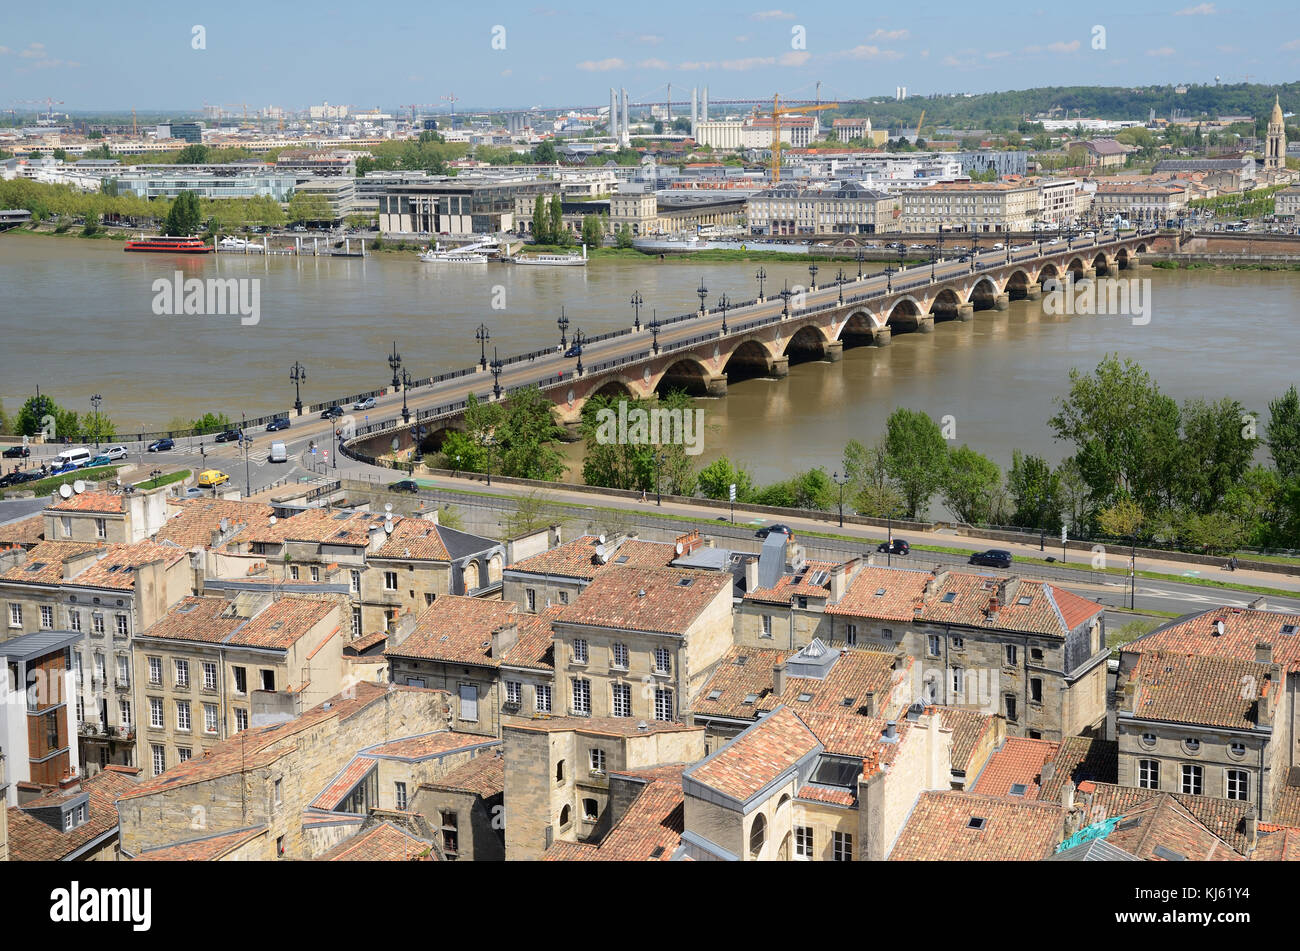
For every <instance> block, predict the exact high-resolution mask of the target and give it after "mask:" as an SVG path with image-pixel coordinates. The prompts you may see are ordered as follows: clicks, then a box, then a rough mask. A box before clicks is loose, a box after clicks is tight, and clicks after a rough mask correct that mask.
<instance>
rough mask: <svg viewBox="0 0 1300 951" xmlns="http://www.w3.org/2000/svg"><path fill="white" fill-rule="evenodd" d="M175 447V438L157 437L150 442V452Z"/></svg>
mask: <svg viewBox="0 0 1300 951" xmlns="http://www.w3.org/2000/svg"><path fill="white" fill-rule="evenodd" d="M175 448H176V440H174V439H155V440H154V441H153V442H151V443H149V451H150V452H167V451H168V450H169V449H175Z"/></svg>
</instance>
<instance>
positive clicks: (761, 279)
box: [754, 268, 767, 302]
mask: <svg viewBox="0 0 1300 951" xmlns="http://www.w3.org/2000/svg"><path fill="white" fill-rule="evenodd" d="M754 277H756V278H758V299H759V301H760V302H761V301H762V300H763V282H764V281H765V280H767V271H765V270H764V269H763V268H759V269H758V271H757V272H756V273H755V274H754Z"/></svg>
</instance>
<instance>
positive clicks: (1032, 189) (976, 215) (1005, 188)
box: [901, 182, 1042, 234]
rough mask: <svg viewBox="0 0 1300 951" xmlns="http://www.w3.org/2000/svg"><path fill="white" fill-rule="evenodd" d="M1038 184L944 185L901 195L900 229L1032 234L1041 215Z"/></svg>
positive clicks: (952, 183) (940, 184) (928, 231)
mask: <svg viewBox="0 0 1300 951" xmlns="http://www.w3.org/2000/svg"><path fill="white" fill-rule="evenodd" d="M1039 202H1040V194H1039V188H1038V186H1037V185H1030V184H1024V183H1011V182H941V183H938V184H934V185H929V186H927V187H925V188H917V189H910V190H908V191H905V192H903V194H902V219H901V225H902V227H901V230H902V231H904V232H909V233H927V234H929V233H933V232H935V231H937V230H938V229H939V228H940V227H942V228H943V229H944V230H945V231H962V232H981V233H983V232H992V233H1002V232H1014V231H1029V230H1031V229H1032V228H1033V226H1034V222H1035V221H1036V220H1037V219H1038V218H1039V216H1040V215H1041V213H1042V212H1041V208H1040V205H1039Z"/></svg>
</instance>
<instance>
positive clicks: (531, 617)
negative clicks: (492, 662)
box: [501, 604, 563, 670]
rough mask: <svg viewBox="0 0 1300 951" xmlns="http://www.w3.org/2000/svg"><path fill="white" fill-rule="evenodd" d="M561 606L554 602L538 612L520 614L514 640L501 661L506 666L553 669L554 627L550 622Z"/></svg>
mask: <svg viewBox="0 0 1300 951" xmlns="http://www.w3.org/2000/svg"><path fill="white" fill-rule="evenodd" d="M562 607H563V605H558V604H554V605H551V606H550V607H548V608H547V609H546V610H545V611H543V612H542V613H540V614H525V615H521V616H520V617H519V632H518V634H517V635H516V636H515V642H514V643H513V644H511V645H510V646H509V647H508V648H507V649H506V650H505V651H504V652H503V653H502V655H501V663H502V664H503V665H505V666H508V667H531V668H534V669H536V670H553V669H554V667H555V629H554V628H553V627H552V622H553V621H554V620H555V617H556V615H558V614H559V613H560V610H561V608H562Z"/></svg>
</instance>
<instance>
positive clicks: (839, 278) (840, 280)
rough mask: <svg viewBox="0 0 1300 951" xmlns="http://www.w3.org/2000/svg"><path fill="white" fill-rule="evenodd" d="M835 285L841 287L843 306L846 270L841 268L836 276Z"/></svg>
mask: <svg viewBox="0 0 1300 951" xmlns="http://www.w3.org/2000/svg"><path fill="white" fill-rule="evenodd" d="M835 283H836V284H838V285H839V288H840V303H841V304H843V303H844V268H840V269H839V272H838V273H837V274H836V275H835Z"/></svg>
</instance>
